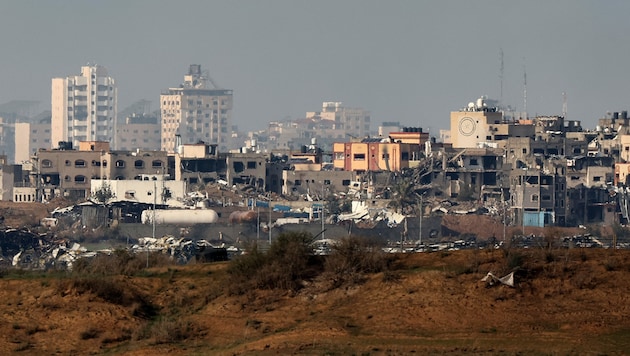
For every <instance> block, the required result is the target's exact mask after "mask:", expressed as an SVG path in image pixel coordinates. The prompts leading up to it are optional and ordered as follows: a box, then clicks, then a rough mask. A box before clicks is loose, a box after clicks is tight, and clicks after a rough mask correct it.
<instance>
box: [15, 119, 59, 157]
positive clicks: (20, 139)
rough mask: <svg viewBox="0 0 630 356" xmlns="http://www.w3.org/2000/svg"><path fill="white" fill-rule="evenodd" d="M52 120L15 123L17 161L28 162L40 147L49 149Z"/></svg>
mask: <svg viewBox="0 0 630 356" xmlns="http://www.w3.org/2000/svg"><path fill="white" fill-rule="evenodd" d="M49 148H51V144H50V122H48V123H39V124H32V123H28V122H16V123H15V162H16V163H23V162H28V161H30V159H31V156H33V155H34V154H35V153H37V151H38V150H39V149H49Z"/></svg>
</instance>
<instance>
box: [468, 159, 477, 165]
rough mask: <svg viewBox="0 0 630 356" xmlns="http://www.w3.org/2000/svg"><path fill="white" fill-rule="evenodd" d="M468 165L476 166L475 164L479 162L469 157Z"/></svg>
mask: <svg viewBox="0 0 630 356" xmlns="http://www.w3.org/2000/svg"><path fill="white" fill-rule="evenodd" d="M470 165H471V166H477V165H479V162H478V161H477V159H476V158H471V159H470Z"/></svg>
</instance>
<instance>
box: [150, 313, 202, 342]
mask: <svg viewBox="0 0 630 356" xmlns="http://www.w3.org/2000/svg"><path fill="white" fill-rule="evenodd" d="M194 332H195V328H194V326H193V324H192V323H190V322H188V321H183V320H179V319H167V318H161V319H159V320H158V321H157V322H156V323H155V324H153V327H152V328H151V336H152V337H153V339H154V340H155V343H156V344H168V343H173V342H178V341H182V340H186V339H187V338H188V337H190V336H191V334H192V333H194Z"/></svg>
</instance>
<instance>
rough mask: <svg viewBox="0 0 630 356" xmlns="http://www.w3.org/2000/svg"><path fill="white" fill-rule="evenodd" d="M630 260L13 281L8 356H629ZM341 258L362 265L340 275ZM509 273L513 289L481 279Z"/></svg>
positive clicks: (476, 257) (592, 254)
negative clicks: (270, 281) (334, 279)
mask: <svg viewBox="0 0 630 356" xmlns="http://www.w3.org/2000/svg"><path fill="white" fill-rule="evenodd" d="M549 254H552V255H551V256H549ZM355 257H356V256H355ZM386 257H388V258H391V257H392V256H386ZM629 257H630V251H610V250H608V251H606V250H578V249H574V250H557V249H547V250H546V251H540V250H535V249H532V250H510V251H501V250H481V251H455V252H449V253H445V254H442V253H430V254H413V255H412V254H408V255H404V256H398V257H396V258H394V259H393V260H391V261H388V262H387V263H386V266H387V268H385V269H382V270H379V269H374V268H371V269H364V270H355V269H353V268H350V269H348V268H346V267H344V268H337V269H332V271H348V270H350V271H351V272H352V273H357V274H358V273H359V272H360V275H361V276H362V280H361V281H360V283H354V282H352V280H350V281H346V282H345V283H342V284H339V286H338V287H336V288H331V284H330V281H329V280H326V279H327V278H329V277H330V274H329V273H331V272H330V270H329V271H328V272H325V270H324V269H322V270H321V271H320V273H319V274H316V275H312V276H311V277H309V278H306V277H304V278H302V284H301V288H300V289H298V290H294V291H290V292H288V291H286V290H277V289H259V288H250V289H247V290H245V291H244V292H243V293H241V294H235V295H232V294H230V293H229V292H228V289H229V285H230V284H232V283H231V282H233V280H232V275H231V274H228V273H227V269H228V265H229V263H216V264H205V265H201V264H198V265H191V266H183V267H182V266H180V267H176V268H175V267H169V266H164V267H159V268H154V269H151V270H149V271H144V272H143V271H141V272H140V274H130V275H117V276H111V275H102V274H101V275H99V274H91V275H90V274H82V275H68V276H62V275H59V274H56V275H50V276H46V275H41V274H37V275H34V276H33V277H32V278H24V277H25V276H20V278H13V277H11V276H5V277H3V278H0V300H1V301H2V302H1V303H0V313H2V315H3V316H4V318H3V320H4V323H2V324H0V353H2V354H11V353H18V352H20V353H28V354H51V353H60V354H87V353H103V352H106V353H109V354H132V355H152V354H164V353H169V354H175V355H178V354H179V355H183V354H218V355H222V354H226V355H227V354H229V355H232V354H240V355H248V354H252V355H258V354H263V355H264V354H270V355H271V354H300V355H322V354H338V355H341V354H357V355H360V354H366V355H367V354H370V355H375V354H391V355H402V354H409V353H416V354H451V355H464V354H471V353H472V354H522V355H537V354H563V355H564V354H623V353H624V352H625V351H626V350H628V349H630V341H629V340H630V303H628V300H627V295H626V294H627V293H625V292H624V291H626V290H628V289H629V288H630V273H628V272H630V258H629ZM336 258H341V257H336ZM344 260H345V261H348V260H353V259H352V258H349V257H348V256H346V257H345V259H342V260H341V261H336V262H334V263H333V262H330V263H331V267H332V266H345V263H342V262H343V261H344ZM370 261H374V260H373V259H372V258H366V261H363V262H365V263H367V265H368V266H374V265H373V264H372V263H371V262H370ZM363 262H361V263H363ZM368 262H370V263H368ZM511 270H515V271H516V275H517V278H516V282H517V284H516V287H515V288H509V287H505V286H501V285H499V286H494V287H487V286H486V285H485V284H484V283H483V282H480V279H481V277H483V276H484V275H485V274H486V273H487V272H494V273H495V274H498V275H500V274H501V273H505V272H508V271H511ZM357 271H359V272H357ZM343 273H346V272H343ZM352 273H351V274H352Z"/></svg>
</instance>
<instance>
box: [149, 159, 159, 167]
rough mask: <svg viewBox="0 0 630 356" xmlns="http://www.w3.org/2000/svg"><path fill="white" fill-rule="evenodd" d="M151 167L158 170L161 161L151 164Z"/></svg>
mask: <svg viewBox="0 0 630 356" xmlns="http://www.w3.org/2000/svg"><path fill="white" fill-rule="evenodd" d="M151 167H153V168H160V167H162V161H160V160H155V161H153V162H151Z"/></svg>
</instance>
